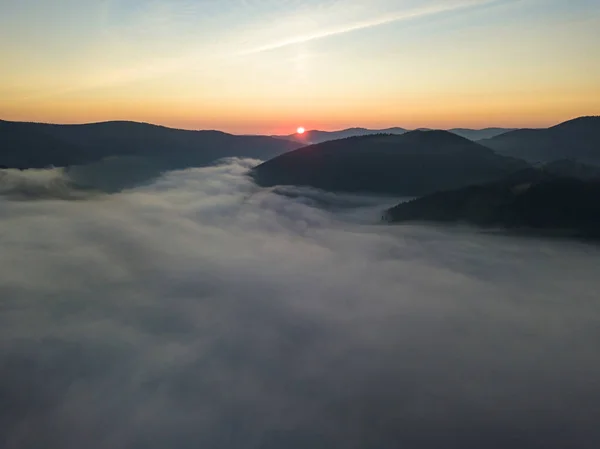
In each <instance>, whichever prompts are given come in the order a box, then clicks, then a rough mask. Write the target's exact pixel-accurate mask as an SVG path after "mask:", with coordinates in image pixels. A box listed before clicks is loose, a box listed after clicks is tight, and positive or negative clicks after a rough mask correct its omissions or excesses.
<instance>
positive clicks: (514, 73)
mask: <svg viewBox="0 0 600 449" xmlns="http://www.w3.org/2000/svg"><path fill="white" fill-rule="evenodd" d="M0 61H2V66H1V68H0V118H2V119H5V120H28V121H29V120H33V121H49V122H58V123H81V122H90V121H103V120H115V119H119V120H137V121H146V122H151V123H160V124H165V125H168V126H175V127H181V128H191V129H198V128H200V129H205V128H211V129H214V128H216V129H222V130H225V131H229V132H235V133H291V132H293V131H294V130H295V129H296V127H297V126H300V125H302V126H305V127H307V128H319V129H337V128H343V127H348V126H369V127H387V126H404V127H420V126H428V127H441V128H443V127H454V126H469V127H485V126H544V125H550V124H554V123H557V122H560V121H562V120H565V119H569V118H572V117H575V116H579V115H593V114H596V115H597V114H600V2H599V1H598V0H568V1H567V0H431V1H430V0H94V1H91V0H51V1H50V0H6V1H2V2H1V3H0Z"/></svg>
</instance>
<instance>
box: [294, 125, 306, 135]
mask: <svg viewBox="0 0 600 449" xmlns="http://www.w3.org/2000/svg"><path fill="white" fill-rule="evenodd" d="M305 131H306V130H305V129H304V128H303V127H302V126H300V127H298V129H297V130H296V132H297V133H298V134H304V132H305Z"/></svg>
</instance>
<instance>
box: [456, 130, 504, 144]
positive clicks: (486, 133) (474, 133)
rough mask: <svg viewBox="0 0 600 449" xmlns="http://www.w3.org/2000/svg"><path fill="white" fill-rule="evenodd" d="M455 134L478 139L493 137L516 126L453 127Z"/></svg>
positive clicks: (474, 139)
mask: <svg viewBox="0 0 600 449" xmlns="http://www.w3.org/2000/svg"><path fill="white" fill-rule="evenodd" d="M448 131H450V132H451V133H453V134H456V135H458V136H461V137H464V138H466V139H469V140H473V141H477V140H482V139H491V138H492V137H496V136H499V135H500V134H504V133H507V132H510V131H515V128H484V129H469V128H452V129H449V130H448Z"/></svg>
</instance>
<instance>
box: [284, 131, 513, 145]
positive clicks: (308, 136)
mask: <svg viewBox="0 0 600 449" xmlns="http://www.w3.org/2000/svg"><path fill="white" fill-rule="evenodd" d="M513 130H514V129H512V128H485V129H468V128H453V129H450V130H448V131H450V132H451V133H453V134H456V135H458V136H461V137H465V138H467V139H469V140H473V141H477V140H481V139H488V138H491V137H495V136H497V135H499V134H502V133H505V132H508V131H513ZM415 131H433V130H432V129H430V128H419V129H416V130H415ZM406 132H408V130H407V129H404V128H398V127H396V128H385V129H368V128H348V129H343V130H341V131H319V130H312V131H306V132H305V133H304V134H290V135H287V136H273V137H277V138H279V139H287V140H292V141H294V142H301V143H304V144H305V145H310V144H317V143H322V142H327V141H329V140H337V139H345V138H347V137H358V136H368V135H372V134H398V135H399V134H404V133H406Z"/></svg>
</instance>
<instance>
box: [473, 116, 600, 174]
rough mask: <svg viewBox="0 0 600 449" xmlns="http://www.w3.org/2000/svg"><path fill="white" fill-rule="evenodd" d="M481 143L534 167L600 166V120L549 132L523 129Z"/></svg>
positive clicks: (581, 121)
mask: <svg viewBox="0 0 600 449" xmlns="http://www.w3.org/2000/svg"><path fill="white" fill-rule="evenodd" d="M479 143H481V144H483V145H485V146H487V147H489V148H492V149H493V150H495V151H496V152H498V153H500V154H504V155H506V156H512V157H518V158H522V159H525V160H526V161H529V162H532V163H543V162H551V161H554V160H557V159H573V160H577V161H580V162H584V163H588V164H595V165H600V117H580V118H576V119H574V120H569V121H567V122H564V123H561V124H559V125H556V126H553V127H551V128H547V129H519V130H516V131H512V132H508V133H505V134H501V135H499V136H496V137H493V138H491V139H484V140H481V141H480V142H479Z"/></svg>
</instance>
